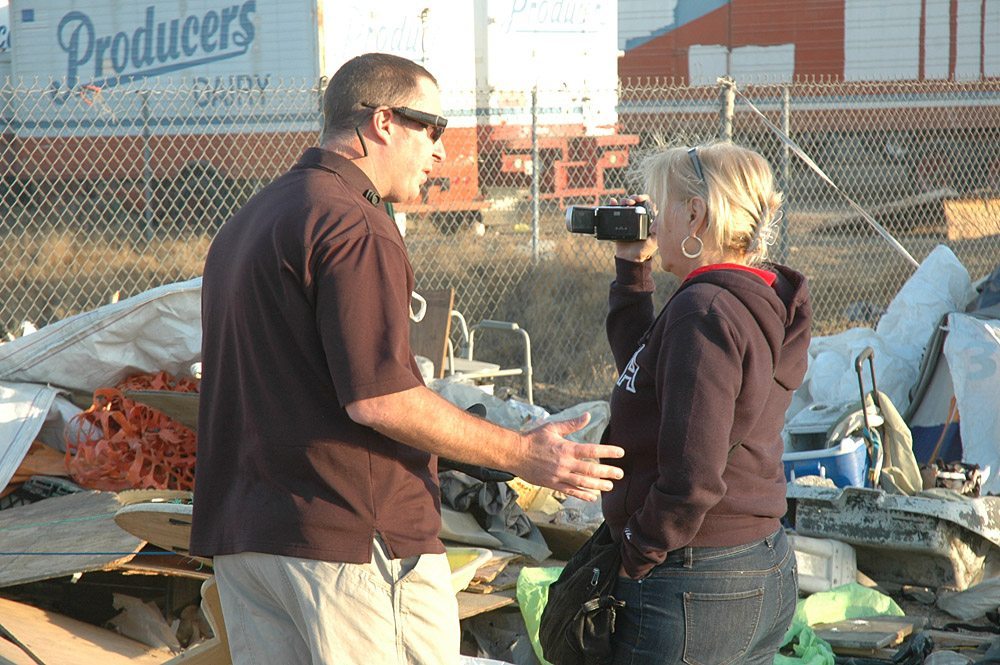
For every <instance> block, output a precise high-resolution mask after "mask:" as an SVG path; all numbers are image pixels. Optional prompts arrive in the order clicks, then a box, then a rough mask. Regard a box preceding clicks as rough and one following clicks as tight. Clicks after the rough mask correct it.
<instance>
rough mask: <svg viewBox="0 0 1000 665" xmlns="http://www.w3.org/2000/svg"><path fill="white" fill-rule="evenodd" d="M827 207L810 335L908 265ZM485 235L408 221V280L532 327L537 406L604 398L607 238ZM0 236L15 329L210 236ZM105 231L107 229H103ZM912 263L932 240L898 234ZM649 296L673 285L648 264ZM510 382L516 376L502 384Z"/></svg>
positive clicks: (157, 266)
mask: <svg viewBox="0 0 1000 665" xmlns="http://www.w3.org/2000/svg"><path fill="white" fill-rule="evenodd" d="M834 217H835V215H834V214H833V213H829V212H822V211H820V212H815V211H813V212H794V211H793V212H792V213H791V214H790V226H789V228H790V229H791V230H792V232H793V233H792V237H791V243H790V250H789V253H788V257H787V260H786V262H787V263H789V264H790V265H791V266H793V267H795V268H796V269H798V270H801V271H802V272H804V273H805V274H806V276H807V277H808V278H809V279H810V284H811V289H812V293H813V303H814V311H815V325H814V331H813V332H814V334H815V335H825V334H832V333H836V332H840V331H842V330H844V329H845V328H848V327H852V326H858V325H874V322H875V320H877V317H878V315H879V313H880V312H881V311H882V310H884V308H885V307H886V306H887V305H888V304H889V302H890V300H891V299H892V297H893V296H894V295H895V293H896V292H897V291H898V290H899V288H900V287H901V286H902V285H903V283H904V282H905V281H906V279H908V278H909V277H910V275H912V273H913V268H912V266H911V265H909V264H908V263H907V262H906V261H905V260H903V259H902V258H901V257H900V256H899V255H898V254H896V253H895V252H894V250H892V249H891V248H890V247H889V246H888V244H887V243H886V242H885V241H884V240H883V239H881V238H880V237H878V236H876V235H874V234H868V233H864V232H858V231H857V230H855V231H851V232H850V233H840V234H839V235H830V234H824V233H820V232H819V231H820V230H821V229H823V228H824V227H826V226H827V225H828V224H829V222H830V220H831V219H833V218H834ZM500 221H501V223H498V224H495V225H491V226H490V227H489V228H488V231H487V233H486V234H485V235H483V236H477V235H475V234H474V233H473V232H472V231H471V230H470V229H463V230H460V231H459V232H457V233H452V234H443V233H441V232H440V231H439V230H438V229H437V228H435V227H433V226H431V225H428V224H418V225H416V226H415V228H412V230H411V232H410V234H409V235H408V237H407V245H408V247H409V251H410V255H411V258H412V261H413V264H414V269H415V273H416V275H417V288H418V290H420V289H421V288H423V289H435V288H441V287H445V286H451V287H454V288H455V290H456V294H457V308H458V309H460V310H461V311H462V312H463V313H464V314H465V315H466V317H467V318H468V320H469V322H470V323H473V322H475V321H478V320H480V319H483V318H492V319H500V320H509V321H517V322H518V323H519V324H520V325H521V326H522V327H523V328H524V329H526V330H528V331H529V332H530V334H531V341H532V356H533V361H534V367H535V378H536V382H535V383H536V387H537V397H536V401H538V402H539V403H541V404H543V405H544V406H547V407H549V408H550V409H558V408H564V407H566V406H569V405H571V404H573V403H577V402H579V401H584V400H588V399H606V398H607V396H608V394H609V390H610V387H611V385H612V381H613V379H614V375H615V371H614V368H613V363H612V359H611V355H610V352H609V350H608V346H607V341H606V338H605V333H604V316H605V313H606V310H607V289H608V284H609V283H610V281H611V279H612V278H613V276H614V271H613V259H612V257H613V245H612V244H611V243H607V242H599V241H595V240H593V239H592V238H586V237H579V236H574V235H571V234H568V233H566V231H565V230H564V228H563V223H562V213H561V212H559V211H555V210H549V211H545V213H544V214H543V216H542V220H541V231H540V234H539V238H538V243H537V245H535V244H533V242H532V238H531V234H530V233H525V232H515V231H514V229H515V228H521V229H523V228H526V222H530V212H529V211H527V210H526V209H523V208H521V209H515V210H512V211H510V213H509V215H508V216H507V217H505V218H504V220H500ZM17 228H19V229H21V230H20V231H14V230H8V231H7V232H6V233H5V234H3V235H2V236H0V265H3V273H2V275H0V298H2V302H3V303H4V306H3V315H2V319H0V323H2V324H3V325H4V326H5V327H6V329H7V331H13V330H14V329H15V328H16V326H18V325H19V324H20V322H21V321H23V320H25V319H27V320H31V321H33V322H35V323H36V324H39V325H41V324H44V323H48V322H52V321H55V320H58V319H61V318H64V317H66V316H69V315H71V314H74V313H76V312H80V311H85V310H88V309H92V308H94V307H97V306H99V305H101V304H103V303H106V302H108V300H109V299H110V298H111V297H112V295H113V294H114V293H115V292H120V296H121V297H127V296H130V295H134V294H136V293H139V292H141V291H144V290H146V289H149V288H152V287H154V286H158V285H160V284H164V283H169V282H174V281H179V280H184V279H189V278H191V277H194V276H197V275H199V274H201V269H202V263H203V261H204V257H205V254H206V252H207V250H208V246H209V244H210V236H209V234H208V233H207V232H206V233H200V234H199V233H195V232H187V233H185V234H183V235H182V234H180V233H179V232H175V233H173V234H172V235H170V236H169V237H168V235H167V233H166V232H163V231H158V232H157V233H156V234H154V235H153V237H151V238H149V239H147V238H146V236H145V235H144V234H143V232H142V225H141V220H136V219H132V220H131V221H126V222H124V223H119V224H117V225H115V224H107V223H105V224H103V225H101V226H100V227H98V226H97V225H86V224H85V225H82V226H81V227H80V228H76V229H70V228H67V225H65V224H61V225H52V224H49V225H47V224H44V223H41V224H30V223H26V222H24V221H23V220H22V224H21V225H19V226H18V227H17ZM113 229H117V232H114V231H113ZM899 239H900V241H901V242H903V244H904V245H905V246H906V247H907V249H908V250H909V251H910V252H911V253H912V254H913V255H914V256H915V257H916V258H917V260H922V259H923V258H924V257H925V256H926V255H927V254H928V253H929V252H930V251H931V250H932V249H933V248H934V247H935V246H936V245H938V244H939V243H941V242H943V240H942V239H941V238H940V237H934V236H905V237H904V236H900V238H899ZM948 244H949V246H950V247H951V248H952V249H953V251H955V253H956V254H957V255H958V256H959V258H960V259H961V260H962V262H963V264H964V265H965V266H966V267H967V268H968V269H969V272H970V273H971V275H972V277H973V279H976V278H978V277H982V276H983V275H985V274H987V273H988V272H989V271H990V270H992V269H993V268H994V267H995V266H996V264H997V261H998V260H1000V235H997V236H991V237H987V238H981V239H978V240H969V241H959V242H949V243H948ZM656 279H657V295H656V302H657V303H658V304H662V303H663V302H664V301H665V300H666V298H667V297H668V296H669V294H670V293H671V292H672V290H673V288H674V287H675V281H674V279H673V278H672V277H671V276H669V275H666V274H663V273H662V272H660V271H658V273H657V276H656ZM477 347H478V352H477V355H479V356H480V357H485V358H490V359H495V360H499V361H500V362H502V363H504V364H513V363H518V362H520V348H519V346H518V345H517V344H516V343H511V340H507V339H505V338H503V337H499V336H495V335H494V336H483V337H482V338H481V339H480V340H479V341H478V342H477ZM510 385H511V386H512V387H513V386H516V385H517V384H516V382H514V381H512V382H511V384H510Z"/></svg>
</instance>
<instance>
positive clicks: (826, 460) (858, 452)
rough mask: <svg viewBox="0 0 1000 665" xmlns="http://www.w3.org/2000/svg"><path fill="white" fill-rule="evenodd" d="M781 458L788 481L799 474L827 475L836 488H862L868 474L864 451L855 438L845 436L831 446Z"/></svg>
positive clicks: (866, 451)
mask: <svg viewBox="0 0 1000 665" xmlns="http://www.w3.org/2000/svg"><path fill="white" fill-rule="evenodd" d="M781 461H782V462H784V464H785V479H786V480H788V481H789V482H791V481H792V480H794V479H795V478H801V477H803V476H820V477H823V478H829V479H830V480H832V481H833V484H834V485H836V486H837V487H864V486H865V477H866V476H867V475H868V450H867V449H866V448H865V444H864V441H862V440H861V439H858V438H850V437H849V438H845V439H844V440H843V441H841V442H840V445H838V446H834V447H833V448H823V449H820V450H803V451H801V452H793V453H785V454H784V455H782V456H781Z"/></svg>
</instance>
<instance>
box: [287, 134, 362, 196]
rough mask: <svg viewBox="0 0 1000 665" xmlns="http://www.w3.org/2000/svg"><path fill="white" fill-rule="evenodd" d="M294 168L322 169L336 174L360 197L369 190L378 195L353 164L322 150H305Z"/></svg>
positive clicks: (335, 154)
mask: <svg viewBox="0 0 1000 665" xmlns="http://www.w3.org/2000/svg"><path fill="white" fill-rule="evenodd" d="M294 168H297V169H299V168H301V169H322V170H324V171H329V172H330V173H336V174H337V175H339V176H340V177H341V178H343V179H344V182H346V183H347V184H348V185H350V186H351V187H352V188H353V189H356V190H357V191H358V193H359V194H361V195H362V196H364V194H365V192H367V191H369V190H370V191H372V192H375V193H376V194H378V190H376V189H375V185H374V184H373V183H372V181H371V180H370V179H369V178H368V176H367V175H365V172H364V171H362V170H361V169H360V168H358V166H357V165H356V164H355V163H354V162H352V161H351V160H349V159H347V158H346V157H343V156H342V155H338V154H337V153H335V152H331V151H329V150H324V149H323V148H306V151H305V152H303V153H302V156H301V157H300V158H299V161H298V163H297V164H296V165H295V166H294ZM365 198H367V197H365ZM368 201H369V203H370V202H371V199H368ZM373 205H374V204H373Z"/></svg>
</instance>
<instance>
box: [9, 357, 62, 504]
mask: <svg viewBox="0 0 1000 665" xmlns="http://www.w3.org/2000/svg"><path fill="white" fill-rule="evenodd" d="M0 348H2V347H0ZM58 392H59V391H58V390H56V389H55V388H50V387H48V386H40V385H32V384H26V383H4V382H0V489H3V488H4V487H6V486H7V483H9V482H10V479H11V478H12V477H13V476H14V472H15V471H17V467H18V465H20V464H21V460H23V459H24V456H25V455H27V454H28V448H29V447H31V443H32V441H34V440H35V437H36V436H37V435H38V432H39V431H40V430H41V429H42V425H44V424H45V419H46V417H47V416H48V413H49V409H50V408H51V407H52V403H53V401H54V400H55V398H56V395H57V394H58Z"/></svg>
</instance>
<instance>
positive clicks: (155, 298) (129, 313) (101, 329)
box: [0, 277, 201, 392]
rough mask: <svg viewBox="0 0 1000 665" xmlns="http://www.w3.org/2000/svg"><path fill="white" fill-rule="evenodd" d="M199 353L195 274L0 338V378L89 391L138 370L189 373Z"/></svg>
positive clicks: (198, 292) (198, 288)
mask: <svg viewBox="0 0 1000 665" xmlns="http://www.w3.org/2000/svg"><path fill="white" fill-rule="evenodd" d="M200 357H201V278H200V277H199V278H196V279H192V280H189V281H186V282H178V283H176V284H167V285H165V286H160V287H157V288H155V289H151V290H149V291H145V292H143V293H140V294H139V295H136V296H133V297H131V298H126V299H125V300H122V301H120V302H117V303H113V304H110V305H104V306H102V307H98V308H97V309H95V310H93V311H90V312H83V313H81V314H77V315H75V316H71V317H69V318H66V319H63V320H62V321H57V322H56V323H53V324H51V325H48V326H45V327H44V328H42V329H41V330H38V331H36V332H33V333H31V334H29V335H25V336H24V337H19V338H17V339H15V340H13V341H11V342H8V343H6V344H3V345H0V381H18V382H23V383H44V384H51V385H54V386H58V387H62V388H69V389H73V390H82V391H85V392H90V391H93V390H94V389H95V388H100V387H102V386H110V385H114V384H116V383H118V382H120V381H121V380H122V379H124V378H125V377H127V376H129V375H131V374H135V373H138V372H159V371H160V370H166V371H168V372H170V373H171V374H173V375H175V376H190V365H191V363H193V362H195V361H197V360H199V359H200Z"/></svg>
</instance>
